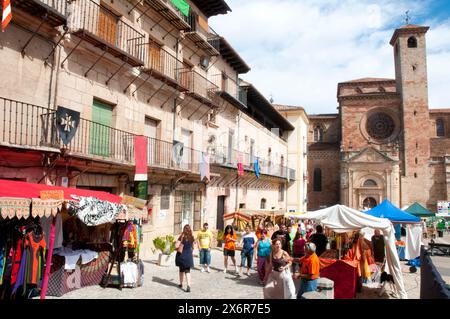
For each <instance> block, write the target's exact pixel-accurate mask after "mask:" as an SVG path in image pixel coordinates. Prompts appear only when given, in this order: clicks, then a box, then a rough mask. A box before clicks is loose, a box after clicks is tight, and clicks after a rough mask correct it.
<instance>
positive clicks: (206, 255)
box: [200, 248, 211, 266]
mask: <svg viewBox="0 0 450 319" xmlns="http://www.w3.org/2000/svg"><path fill="white" fill-rule="evenodd" d="M210 264H211V252H210V251H209V249H207V248H206V249H204V248H202V249H200V265H208V266H209V265H210Z"/></svg>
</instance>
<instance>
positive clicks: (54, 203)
mask: <svg viewBox="0 0 450 319" xmlns="http://www.w3.org/2000/svg"><path fill="white" fill-rule="evenodd" d="M31 204H32V205H31V216H33V217H37V216H39V217H44V216H45V217H47V218H48V217H50V216H53V217H55V216H56V215H57V214H58V211H60V210H61V209H62V205H63V201H62V200H54V199H49V200H42V199H39V198H33V199H32V200H31Z"/></svg>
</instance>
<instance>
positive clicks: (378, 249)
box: [371, 229, 385, 263]
mask: <svg viewBox="0 0 450 319" xmlns="http://www.w3.org/2000/svg"><path fill="white" fill-rule="evenodd" d="M371 239H372V251H373V254H374V259H375V262H376V263H383V262H384V257H385V251H384V236H383V235H381V233H380V231H379V230H378V229H375V231H374V235H373V236H372V238H371Z"/></svg>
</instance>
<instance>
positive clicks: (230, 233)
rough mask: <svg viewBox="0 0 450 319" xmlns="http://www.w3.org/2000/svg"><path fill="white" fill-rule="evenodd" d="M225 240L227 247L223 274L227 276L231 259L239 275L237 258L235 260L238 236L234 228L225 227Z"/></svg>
mask: <svg viewBox="0 0 450 319" xmlns="http://www.w3.org/2000/svg"><path fill="white" fill-rule="evenodd" d="M223 238H224V242H225V246H224V248H223V264H224V270H223V272H224V273H225V274H226V273H227V268H228V257H231V261H232V262H233V265H234V270H235V272H236V274H237V273H238V268H237V265H236V258H235V254H236V241H237V235H236V233H235V231H234V229H233V227H232V226H230V225H228V226H227V227H225V231H224V235H223Z"/></svg>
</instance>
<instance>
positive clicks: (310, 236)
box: [175, 220, 385, 299]
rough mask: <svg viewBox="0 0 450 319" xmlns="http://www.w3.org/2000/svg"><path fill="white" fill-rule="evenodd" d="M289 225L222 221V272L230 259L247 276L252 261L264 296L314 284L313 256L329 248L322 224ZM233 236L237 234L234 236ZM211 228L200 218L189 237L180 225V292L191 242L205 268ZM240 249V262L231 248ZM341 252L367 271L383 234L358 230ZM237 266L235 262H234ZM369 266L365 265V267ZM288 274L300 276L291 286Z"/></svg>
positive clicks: (378, 255) (287, 294)
mask: <svg viewBox="0 0 450 319" xmlns="http://www.w3.org/2000/svg"><path fill="white" fill-rule="evenodd" d="M296 226H297V227H296V229H293V227H292V225H289V224H288V225H285V224H281V225H279V226H278V225H275V226H274V227H271V226H270V225H267V224H266V225H265V224H263V223H260V224H259V225H258V227H257V229H256V231H255V232H252V230H251V228H250V226H249V225H247V226H246V227H245V231H244V232H243V233H239V236H238V233H237V232H238V231H237V227H233V226H232V225H228V226H226V228H225V230H224V234H223V243H224V245H223V257H224V259H223V265H224V267H223V272H224V273H227V272H228V271H229V270H228V268H229V267H228V265H229V260H230V259H231V263H232V266H233V267H234V273H235V274H236V275H238V276H243V275H244V272H245V275H247V276H249V275H250V271H251V269H252V268H253V263H254V261H256V270H257V274H258V278H259V282H260V284H261V285H262V286H263V287H264V288H263V291H264V298H266V299H294V298H301V297H302V295H303V294H304V293H305V292H309V291H315V290H316V289H317V280H318V278H319V273H320V260H319V256H320V255H322V254H323V253H324V252H325V251H327V248H330V245H329V238H328V237H327V236H326V235H325V234H324V229H323V227H322V226H321V225H319V224H317V225H316V224H314V223H313V222H312V221H309V220H308V221H301V222H299V223H298V225H296ZM238 238H239V239H238ZM212 243H213V233H212V232H211V231H210V230H209V229H208V224H207V223H205V224H204V225H203V228H202V229H201V230H200V231H199V232H198V234H197V237H196V238H194V236H193V233H192V230H191V227H190V226H189V225H185V226H184V228H183V233H182V234H181V235H180V237H179V238H178V241H177V245H176V247H177V254H176V260H175V261H176V266H178V267H179V276H180V284H179V287H180V288H183V285H184V281H186V284H187V288H186V290H185V291H186V292H190V291H191V277H190V269H191V268H192V267H194V257H193V252H194V247H195V246H197V247H198V249H199V259H200V260H199V264H200V271H201V272H208V273H209V272H210V271H211V270H210V265H211V248H212ZM237 250H240V265H238V263H237V261H236V251H237ZM345 258H348V259H353V260H355V259H357V260H358V261H360V266H359V267H358V273H359V275H360V276H361V277H362V278H366V277H367V272H368V271H369V270H368V265H369V263H371V262H378V263H382V262H383V260H384V258H385V247H384V238H383V236H382V235H380V233H379V231H375V235H374V236H373V237H372V241H368V240H366V239H364V236H360V234H359V233H357V234H355V236H354V238H352V240H351V241H350V242H349V249H348V250H347V251H346V252H345V257H344V259H345ZM239 266H240V267H239ZM369 272H370V271H369ZM294 280H299V281H300V288H299V290H298V291H296V288H295V284H294Z"/></svg>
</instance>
